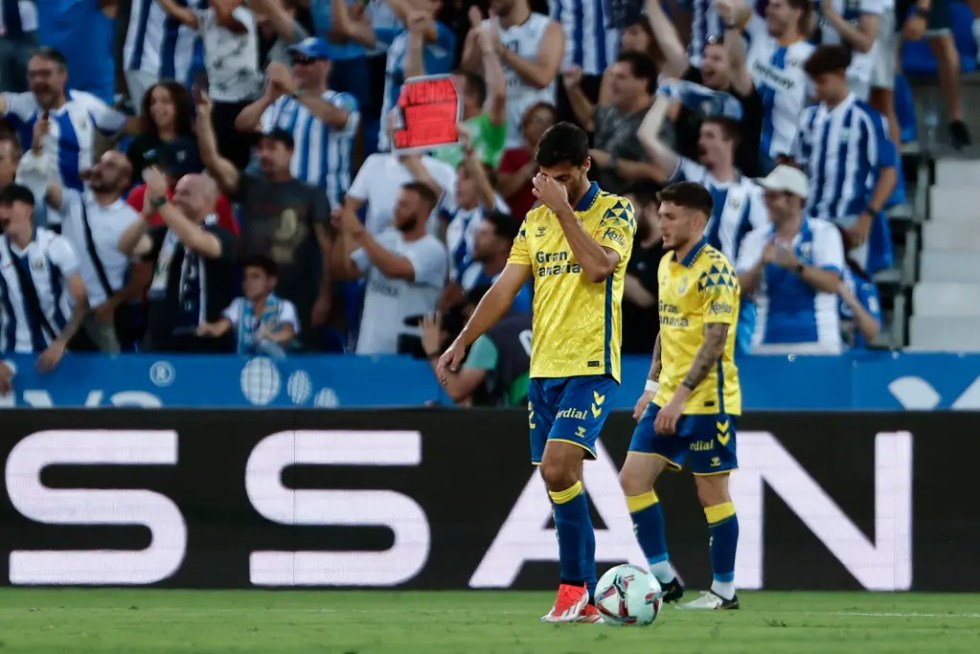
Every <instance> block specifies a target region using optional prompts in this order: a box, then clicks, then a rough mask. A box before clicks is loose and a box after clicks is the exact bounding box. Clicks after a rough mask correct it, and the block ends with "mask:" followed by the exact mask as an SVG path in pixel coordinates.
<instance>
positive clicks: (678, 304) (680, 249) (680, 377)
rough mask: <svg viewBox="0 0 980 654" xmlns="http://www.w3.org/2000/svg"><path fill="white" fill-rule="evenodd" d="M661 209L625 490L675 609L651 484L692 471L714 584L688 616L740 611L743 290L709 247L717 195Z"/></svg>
mask: <svg viewBox="0 0 980 654" xmlns="http://www.w3.org/2000/svg"><path fill="white" fill-rule="evenodd" d="M660 200H661V204H660V211H659V213H660V226H661V229H662V231H663V233H664V247H665V248H666V249H667V250H669V252H668V253H667V254H666V255H665V256H664V258H663V259H662V260H661V261H660V268H659V269H658V273H657V278H658V289H659V294H658V295H659V304H658V309H659V314H660V333H659V334H658V336H657V341H656V344H655V346H654V352H653V364H652V366H651V369H650V377H649V379H648V380H647V385H646V387H645V390H644V393H643V395H642V396H641V397H640V400H639V402H637V406H636V411H635V412H634V417H635V418H637V419H638V424H637V426H636V429H635V431H634V432H633V439H632V440H631V441H630V446H629V451H628V452H627V454H626V463H625V464H624V465H623V470H622V472H621V473H620V481H621V483H622V485H623V491H624V492H625V494H626V504H627V507H628V508H629V512H630V517H631V518H632V520H633V526H634V530H635V532H636V537H637V540H638V541H639V543H640V548H641V549H642V550H643V553H644V554H645V555H646V557H647V562H648V563H649V565H650V571H651V573H653V575H654V576H655V577H657V580H658V581H660V583H661V587H662V588H663V590H664V601H665V602H672V601H677V600H679V599H680V598H681V596H682V595H683V594H684V588H683V586H682V585H681V583H680V580H679V579H678V578H677V575H676V572H675V571H674V569H673V566H672V565H671V563H670V557H669V556H668V554H667V541H666V535H665V529H664V517H663V510H662V509H661V507H660V499H659V497H657V494H656V491H655V490H654V484H655V483H656V481H657V479H658V477H659V476H660V474H661V473H662V472H663V471H664V470H666V469H668V468H669V469H674V470H680V469H681V468H682V467H683V466H684V465H685V464H686V465H688V466H689V467H690V468H691V471H692V472H693V473H694V475H695V485H696V486H697V489H698V499H699V500H700V501H701V505H702V506H703V507H704V515H705V518H706V520H707V522H708V527H709V531H710V533H711V540H710V542H711V546H710V549H711V570H712V578H713V581H712V584H711V589H710V590H709V591H706V592H704V593H702V595H701V597H699V598H698V599H696V600H694V601H693V602H688V603H687V604H684V605H683V606H682V608H690V609H737V608H738V606H739V605H738V597H737V596H736V595H735V585H734V576H735V550H736V545H737V543H738V518H737V517H736V515H735V506H734V505H733V504H732V500H731V496H730V495H729V492H728V477H729V474H730V473H731V471H732V470H734V469H735V468H737V467H738V459H737V457H736V455H735V430H736V424H735V423H736V421H737V419H738V416H739V415H740V414H741V413H742V393H741V389H740V387H739V382H738V370H737V368H736V367H735V332H736V325H737V323H738V303H739V295H740V289H739V285H738V279H737V278H736V276H735V270H734V267H733V266H732V264H731V262H730V261H728V259H727V258H726V257H725V255H724V254H722V253H721V252H719V251H718V250H716V249H714V248H713V247H711V246H710V245H708V243H707V241H705V239H704V235H703V232H704V227H705V225H706V223H707V220H708V217H709V216H710V215H711V213H712V204H713V200H712V198H711V194H710V193H709V192H708V191H707V190H706V189H705V188H704V187H702V186H700V185H699V184H693V183H691V182H681V183H678V184H672V185H671V186H669V187H667V188H666V189H664V190H663V191H662V192H661V194H660Z"/></svg>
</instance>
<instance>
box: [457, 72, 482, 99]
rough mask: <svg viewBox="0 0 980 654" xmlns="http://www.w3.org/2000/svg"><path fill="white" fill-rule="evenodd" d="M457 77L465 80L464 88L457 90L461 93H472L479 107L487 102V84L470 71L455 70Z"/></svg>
mask: <svg viewBox="0 0 980 654" xmlns="http://www.w3.org/2000/svg"><path fill="white" fill-rule="evenodd" d="M456 74H457V75H460V76H461V77H463V78H465V79H466V88H465V89H459V90H460V91H462V92H463V93H472V94H473V95H475V96H476V99H477V102H479V104H480V106H481V107H482V106H483V103H484V102H486V101H487V82H486V80H484V79H483V77H481V76H480V75H479V74H478V73H474V72H473V71H471V70H457V71H456Z"/></svg>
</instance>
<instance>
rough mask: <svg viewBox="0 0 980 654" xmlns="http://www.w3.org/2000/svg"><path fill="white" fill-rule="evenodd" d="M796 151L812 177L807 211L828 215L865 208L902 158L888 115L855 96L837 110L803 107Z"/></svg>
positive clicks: (845, 214)
mask: <svg viewBox="0 0 980 654" xmlns="http://www.w3.org/2000/svg"><path fill="white" fill-rule="evenodd" d="M794 156H795V158H796V160H797V161H798V162H800V163H803V164H805V166H806V168H805V170H806V173H807V177H808V178H809V179H810V197H809V198H808V200H807V207H806V214H807V215H808V216H810V217H811V218H826V219H828V220H839V219H842V218H852V217H855V216H859V215H860V214H861V213H862V212H863V211H865V210H866V209H867V208H868V203H869V202H870V201H871V196H872V195H873V193H874V188H875V184H876V183H877V182H878V177H879V176H880V174H881V171H882V169H884V168H891V167H894V166H895V164H896V159H897V153H896V151H895V146H894V144H893V143H892V142H891V140H890V139H889V138H888V132H887V130H886V129H885V121H884V118H882V116H881V114H879V113H878V112H877V111H875V110H874V109H872V108H871V106H870V105H868V104H867V103H865V102H862V101H860V100H858V99H857V98H856V97H854V95H849V96H848V97H847V99H845V100H844V101H843V102H841V103H840V104H839V105H837V106H836V107H834V108H833V109H831V108H829V107H828V106H827V105H826V104H825V103H821V104H819V105H814V106H811V107H807V108H806V109H804V110H803V114H802V116H801V117H800V131H799V138H798V139H797V145H796V151H795V153H794Z"/></svg>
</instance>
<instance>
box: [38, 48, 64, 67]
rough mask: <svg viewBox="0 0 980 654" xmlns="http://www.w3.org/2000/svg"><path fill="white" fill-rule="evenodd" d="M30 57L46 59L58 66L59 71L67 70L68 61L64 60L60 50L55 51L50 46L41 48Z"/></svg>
mask: <svg viewBox="0 0 980 654" xmlns="http://www.w3.org/2000/svg"><path fill="white" fill-rule="evenodd" d="M31 57H40V58H41V59H47V60H48V61H50V62H53V63H55V64H57V65H58V67H59V68H61V70H68V60H67V59H65V55H63V54H61V50H57V49H55V48H52V47H50V46H42V47H40V48H38V49H37V50H35V51H34V53H33V54H32V55H31Z"/></svg>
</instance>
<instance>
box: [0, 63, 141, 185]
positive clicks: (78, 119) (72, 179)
mask: <svg viewBox="0 0 980 654" xmlns="http://www.w3.org/2000/svg"><path fill="white" fill-rule="evenodd" d="M27 78H28V82H29V84H30V87H31V90H30V91H29V92H28V93H3V94H0V115H2V116H4V117H6V119H7V122H8V123H9V124H10V125H11V127H13V128H14V129H15V130H16V131H17V133H18V135H19V136H20V143H21V147H22V148H24V149H25V150H26V149H29V148H30V147H31V144H32V143H33V140H34V124H35V123H36V122H38V121H39V120H41V119H42V118H47V119H49V129H48V132H47V135H46V137H45V138H44V151H45V152H47V153H49V154H50V156H51V157H52V159H53V160H54V161H56V162H57V169H56V172H55V177H56V179H55V181H57V182H59V183H60V184H61V185H62V186H65V187H66V188H71V189H75V190H76V191H80V190H82V173H83V171H85V170H88V169H89V168H90V167H91V166H92V163H93V161H94V151H95V136H96V135H95V130H96V129H98V130H99V131H101V132H103V133H104V134H107V135H115V134H118V133H120V132H122V131H124V130H125V131H127V132H129V133H132V134H135V133H136V132H137V131H138V130H139V121H138V120H137V119H135V118H132V117H130V118H127V117H126V116H124V115H122V114H121V113H119V112H118V111H116V110H115V109H112V108H111V107H109V105H107V104H106V103H105V102H103V101H102V100H99V99H98V98H96V97H95V96H94V95H91V94H89V93H85V92H84V91H75V90H69V89H68V88H67V83H68V63H67V62H66V61H65V57H64V55H62V54H61V53H60V52H58V51H57V50H54V49H51V48H41V49H40V50H38V51H37V52H36V53H35V54H34V56H33V57H31V60H30V62H28V64H27Z"/></svg>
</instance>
